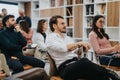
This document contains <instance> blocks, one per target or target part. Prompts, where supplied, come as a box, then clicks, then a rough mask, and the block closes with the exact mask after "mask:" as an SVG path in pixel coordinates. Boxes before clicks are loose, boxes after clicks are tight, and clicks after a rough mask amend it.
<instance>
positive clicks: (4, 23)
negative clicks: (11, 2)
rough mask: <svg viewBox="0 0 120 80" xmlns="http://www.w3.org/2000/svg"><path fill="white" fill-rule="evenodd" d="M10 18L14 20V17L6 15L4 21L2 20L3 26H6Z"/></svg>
mask: <svg viewBox="0 0 120 80" xmlns="http://www.w3.org/2000/svg"><path fill="white" fill-rule="evenodd" d="M9 18H14V15H6V16H5V17H4V18H3V19H2V24H3V26H6V22H7V20H8V19H9Z"/></svg>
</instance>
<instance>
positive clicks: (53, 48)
mask: <svg viewBox="0 0 120 80" xmlns="http://www.w3.org/2000/svg"><path fill="white" fill-rule="evenodd" d="M70 43H74V40H73V39H72V38H70V37H68V36H66V35H65V34H64V38H62V37H61V36H60V35H59V34H57V33H51V34H49V35H48V36H47V38H46V46H47V50H48V52H49V54H50V55H51V56H52V58H53V59H54V60H55V62H56V65H57V67H58V66H59V65H60V64H61V63H63V62H64V61H66V60H68V59H72V58H73V57H77V54H75V53H74V51H68V50H67V44H70Z"/></svg>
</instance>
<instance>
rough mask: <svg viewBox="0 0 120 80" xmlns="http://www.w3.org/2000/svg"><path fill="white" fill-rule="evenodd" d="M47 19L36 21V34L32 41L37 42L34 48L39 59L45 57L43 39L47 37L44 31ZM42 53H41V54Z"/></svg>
mask: <svg viewBox="0 0 120 80" xmlns="http://www.w3.org/2000/svg"><path fill="white" fill-rule="evenodd" d="M47 28H48V26H47V21H46V20H45V19H41V20H39V21H38V24H37V30H36V34H35V37H34V39H35V40H34V43H35V44H37V45H38V46H37V49H36V55H35V56H36V57H38V56H39V57H38V58H41V59H43V60H44V59H46V45H45V40H46V37H47V34H46V31H47ZM41 53H42V54H41Z"/></svg>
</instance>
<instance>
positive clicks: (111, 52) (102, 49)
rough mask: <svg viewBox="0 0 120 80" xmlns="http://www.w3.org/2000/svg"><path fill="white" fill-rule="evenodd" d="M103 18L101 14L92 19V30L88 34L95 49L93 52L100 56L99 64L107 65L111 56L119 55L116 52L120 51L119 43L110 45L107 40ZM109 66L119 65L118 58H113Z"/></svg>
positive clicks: (119, 59)
mask: <svg viewBox="0 0 120 80" xmlns="http://www.w3.org/2000/svg"><path fill="white" fill-rule="evenodd" d="M104 22H105V18H104V17H103V16H101V15H96V16H95V17H94V19H93V24H92V31H91V32H90V34H89V40H90V43H91V45H92V47H93V49H94V51H95V53H97V54H99V55H106V56H100V57H99V59H100V64H103V65H108V63H109V61H110V59H111V58H113V56H114V57H119V54H116V53H117V52H118V51H120V45H115V46H114V47H112V46H111V44H110V41H109V36H108V34H107V33H105V31H104V29H103V26H104ZM110 65H111V66H119V67H120V58H113V60H112V61H111V63H110Z"/></svg>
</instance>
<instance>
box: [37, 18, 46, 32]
mask: <svg viewBox="0 0 120 80" xmlns="http://www.w3.org/2000/svg"><path fill="white" fill-rule="evenodd" d="M45 22H46V20H45V19H41V20H39V21H38V24H37V32H38V33H42V32H43V24H44V23H45Z"/></svg>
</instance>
